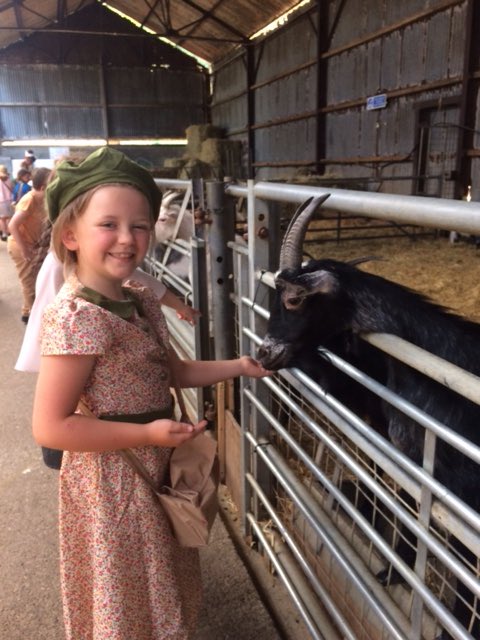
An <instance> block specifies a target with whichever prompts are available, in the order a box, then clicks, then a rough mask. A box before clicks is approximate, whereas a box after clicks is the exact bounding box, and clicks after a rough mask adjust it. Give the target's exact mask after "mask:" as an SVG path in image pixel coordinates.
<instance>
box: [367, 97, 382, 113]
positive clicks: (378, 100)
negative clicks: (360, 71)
mask: <svg viewBox="0 0 480 640" xmlns="http://www.w3.org/2000/svg"><path fill="white" fill-rule="evenodd" d="M386 106H387V95H386V94H385V93H380V94H379V95H378V96H370V97H369V98H367V111H372V110H373V109H384V108H385V107H386Z"/></svg>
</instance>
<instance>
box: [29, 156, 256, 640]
mask: <svg viewBox="0 0 480 640" xmlns="http://www.w3.org/2000/svg"><path fill="white" fill-rule="evenodd" d="M47 203H48V210H49V215H50V218H51V219H52V220H55V222H54V226H53V245H54V249H55V251H56V253H57V255H58V256H59V257H60V258H61V260H62V261H63V262H65V263H66V264H67V266H68V265H70V266H71V275H70V276H69V277H68V279H67V281H66V282H65V284H64V286H63V287H62V289H61V291H60V292H59V294H58V295H57V297H56V299H55V301H54V303H53V304H51V305H50V306H49V307H47V309H46V310H45V312H44V317H43V336H42V359H41V363H40V372H39V377H38V382H37V389H36V393H35V402H34V409H33V433H34V437H35V439H36V440H37V441H38V442H39V443H40V444H41V445H44V446H47V447H52V448H56V449H64V450H65V454H64V460H63V463H62V469H61V471H60V554H61V581H62V597H63V606H64V618H65V626H66V637H67V639H68V640H104V639H107V638H108V639H109V640H163V639H165V640H166V639H167V638H168V639H169V640H174V639H175V640H184V639H186V638H189V637H190V636H191V634H192V633H193V630H194V627H195V622H196V618H197V614H198V610H199V605H200V598H201V583H200V572H199V564H198V555H197V552H196V551H195V550H192V549H185V548H180V547H179V546H178V545H177V543H176V541H175V539H174V538H173V537H172V535H171V533H170V529H169V526H168V523H167V520H166V517H165V515H164V513H163V512H162V510H161V507H160V505H159V503H158V500H157V499H156V497H155V496H154V494H153V492H152V491H151V490H150V489H149V488H148V486H147V485H146V484H145V483H144V482H143V481H142V479H141V478H139V477H138V476H137V475H136V474H135V472H134V471H133V470H132V469H131V468H130V467H129V465H128V464H127V463H125V462H124V460H123V459H122V458H121V456H120V455H119V453H118V451H119V449H124V448H129V447H133V448H135V453H136V454H137V456H139V457H140V458H141V460H142V461H143V463H144V465H145V466H146V468H147V470H148V471H149V473H150V475H151V476H152V477H154V478H155V479H156V481H157V482H158V484H159V485H161V484H162V482H163V481H164V478H165V475H166V472H167V467H168V460H169V456H170V453H171V448H172V447H176V446H178V445H180V444H182V443H183V442H185V441H187V440H189V439H191V438H194V437H195V436H196V435H197V434H198V433H199V432H201V431H202V430H203V429H204V427H205V424H206V422H205V421H204V420H202V421H200V422H199V423H197V424H195V425H193V426H192V425H188V424H183V423H179V422H176V421H175V420H174V419H173V418H172V415H173V407H172V402H171V396H170V384H171V381H172V375H173V376H174V377H175V378H176V380H177V382H178V384H179V385H180V386H181V387H195V386H199V385H202V386H203V385H211V384H214V383H216V382H219V381H220V380H224V379H228V378H232V377H235V376H240V375H245V376H253V377H260V376H264V375H266V374H267V373H268V372H266V371H265V370H264V369H262V367H261V366H260V365H259V364H258V363H257V362H256V361H255V360H253V359H252V358H249V357H246V356H243V357H241V358H240V359H238V360H228V361H217V362H215V361H210V362H207V361H203V362H200V361H181V360H180V359H179V358H178V357H177V356H176V355H175V353H174V351H173V350H172V349H171V348H170V347H169V341H168V332H167V328H166V324H165V320H164V317H163V315H162V312H161V310H160V309H159V305H158V302H157V299H156V298H155V296H154V294H152V293H151V292H150V291H149V290H148V289H146V288H144V287H142V286H140V285H137V284H135V283H134V282H133V281H132V282H131V283H130V284H129V285H128V286H125V285H123V284H122V283H123V282H124V281H125V280H126V279H127V278H129V277H130V276H131V275H132V273H133V271H134V270H135V268H136V267H137V266H138V265H139V264H141V262H142V260H143V258H144V256H145V253H146V251H147V248H148V245H149V242H150V237H151V234H152V230H153V225H154V222H155V219H156V217H157V215H158V211H159V204H160V202H159V192H158V190H157V188H156V186H155V183H154V181H153V179H152V177H151V176H150V174H149V173H148V172H147V171H145V170H144V169H143V168H142V167H140V166H139V165H137V164H135V163H133V162H132V161H130V160H128V159H127V158H126V156H124V155H123V154H121V153H119V152H117V151H114V150H112V149H110V148H108V147H106V148H102V149H100V150H98V151H96V152H94V153H93V154H91V155H90V156H88V157H87V158H86V160H85V161H84V162H82V163H81V164H80V165H78V166H74V165H72V164H71V163H68V162H67V163H62V165H60V166H59V167H58V168H57V176H56V178H55V180H54V181H53V182H52V183H51V184H50V185H49V186H48V188H47ZM80 399H82V400H83V401H84V402H85V404H86V405H87V406H88V407H89V409H90V410H91V411H92V412H93V414H95V416H97V417H96V418H92V417H87V416H84V415H80V414H78V413H76V412H75V411H76V407H77V403H78V402H79V400H80Z"/></svg>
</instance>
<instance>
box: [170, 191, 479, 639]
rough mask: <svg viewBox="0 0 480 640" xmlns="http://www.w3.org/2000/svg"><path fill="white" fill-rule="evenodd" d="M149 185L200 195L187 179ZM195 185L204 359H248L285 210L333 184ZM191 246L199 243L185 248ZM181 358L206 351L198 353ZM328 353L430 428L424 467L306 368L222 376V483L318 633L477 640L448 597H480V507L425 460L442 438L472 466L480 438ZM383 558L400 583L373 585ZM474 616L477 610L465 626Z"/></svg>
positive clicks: (426, 223)
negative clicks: (243, 233) (413, 544)
mask: <svg viewBox="0 0 480 640" xmlns="http://www.w3.org/2000/svg"><path fill="white" fill-rule="evenodd" d="M158 183H159V184H160V185H161V186H162V187H168V188H175V187H182V188H184V189H185V190H188V188H191V189H192V193H193V190H194V187H193V186H191V187H189V184H190V183H187V182H185V181H163V180H162V181H158ZM174 183H175V184H174ZM180 183H182V185H180ZM199 191H201V193H202V194H203V195H202V197H203V198H204V200H203V203H202V206H203V207H204V209H205V211H206V213H207V218H208V220H207V221H208V224H207V225H206V228H207V229H208V230H207V231H206V232H205V236H206V237H205V240H206V241H205V240H204V246H206V247H207V249H208V252H207V253H208V255H205V260H204V261H203V262H202V263H201V264H197V266H195V265H194V267H193V271H195V269H197V268H198V269H199V270H200V272H201V271H202V269H204V268H205V270H208V276H209V277H208V278H207V280H208V283H209V286H208V288H209V290H210V295H209V300H210V302H211V306H212V309H211V313H209V312H208V311H207V312H206V315H204V320H205V318H206V317H208V318H210V321H209V322H208V323H207V325H208V326H209V327H210V329H209V330H208V336H209V338H208V342H209V345H210V347H211V351H210V357H215V358H217V359H218V358H228V357H233V356H235V355H240V354H251V355H255V353H256V350H257V347H258V345H259V344H260V343H261V341H262V338H263V335H264V333H265V327H266V322H267V319H268V316H269V313H268V309H269V306H270V303H271V298H272V286H273V272H274V271H275V269H276V266H277V265H276V261H277V255H278V244H279V242H278V240H279V238H280V235H281V234H280V210H281V206H282V205H283V204H285V203H293V204H299V203H301V202H303V201H305V200H306V199H307V198H308V197H310V196H311V195H321V194H322V193H325V192H326V190H325V189H322V188H318V187H305V186H298V185H289V184H275V183H268V182H258V183H254V182H253V181H249V182H248V183H246V184H235V183H230V184H224V183H220V182H211V183H206V184H205V185H203V186H202V187H201V188H200V189H199ZM328 192H329V193H331V196H330V199H329V205H328V206H329V209H331V210H333V211H338V212H342V213H346V214H352V215H362V216H366V217H372V218H376V219H379V220H393V221H396V222H398V223H399V224H417V223H418V221H419V220H421V224H422V226H423V227H430V228H432V229H435V230H438V229H444V230H450V229H452V228H455V229H458V230H459V231H462V232H465V233H474V234H479V233H480V205H478V204H476V203H465V202H460V201H453V200H446V199H435V198H431V197H430V198H424V197H416V196H396V195H390V194H379V193H369V192H363V191H362V192H355V191H348V190H342V189H329V190H328ZM197 197H198V196H197ZM238 199H246V201H247V218H248V220H247V222H248V244H245V243H244V242H242V241H240V240H239V239H238V238H235V235H234V232H235V230H234V217H235V205H236V202H237V200H238ZM193 206H194V205H193ZM199 242H200V239H198V238H194V239H193V241H192V247H195V245H198V243H199ZM200 244H201V243H200ZM227 247H228V248H227ZM194 254H195V250H194V249H193V248H192V255H194ZM206 265H208V267H207V266H206ZM167 277H168V272H167V271H165V275H164V278H165V279H166V278H167ZM206 282H207V281H205V283H204V285H206ZM195 286H196V285H195ZM195 286H194V287H193V289H192V291H191V292H190V293H191V295H192V301H193V303H194V305H195V306H199V304H196V297H195V296H197V295H200V293H201V291H197V293H195ZM202 291H203V293H205V289H203V290H202ZM202 310H203V309H202ZM174 324H175V323H174ZM176 325H178V323H176ZM204 325H205V322H204ZM175 330H176V329H175V328H173V331H174V332H175ZM203 330H204V331H205V326H204V327H203ZM364 338H365V339H367V340H369V341H370V342H372V343H373V344H375V345H376V346H377V347H379V348H381V349H383V350H385V351H386V352H387V353H389V354H390V355H392V356H393V357H397V358H401V359H402V361H403V362H406V363H408V364H409V365H410V366H412V367H415V368H419V369H420V370H421V371H422V372H424V373H426V374H427V375H432V376H435V377H436V379H438V380H439V381H440V382H442V384H446V385H447V386H449V387H450V388H455V390H457V391H458V392H459V393H462V394H464V395H466V396H467V397H469V398H470V399H471V400H473V401H474V402H477V403H478V399H479V398H480V381H479V379H478V378H476V377H475V376H472V375H471V374H468V373H466V372H463V373H462V372H461V371H460V372H459V371H457V370H452V368H451V366H450V365H449V364H448V363H446V362H444V361H440V362H439V361H438V358H437V359H435V358H433V357H432V356H430V355H429V354H428V353H426V352H423V351H420V352H419V350H418V349H417V348H415V347H413V345H409V344H408V343H407V344H404V343H403V342H401V341H399V339H396V338H393V337H391V336H383V335H375V334H372V335H369V336H364ZM190 357H205V352H204V353H202V352H201V350H199V351H197V352H196V353H194V354H193V356H192V355H191V356H190ZM329 357H330V360H331V362H333V364H334V365H335V366H336V367H338V368H340V369H341V370H343V371H345V372H346V373H347V374H348V375H350V376H351V377H352V378H353V379H355V380H357V381H358V382H360V383H361V384H363V385H364V386H365V387H366V388H367V389H370V390H372V391H374V392H375V393H376V394H378V395H380V396H381V397H382V398H383V399H384V400H385V401H386V402H389V403H392V404H393V405H394V406H396V407H398V409H399V410H401V411H403V412H405V413H406V414H407V415H409V416H410V417H412V418H413V419H415V420H416V421H417V422H418V424H419V425H420V426H421V428H422V429H423V430H424V433H425V446H424V451H425V455H424V461H423V466H417V465H415V464H414V463H413V462H412V461H411V460H410V459H408V458H407V457H406V456H404V455H403V454H401V453H400V452H399V451H398V450H396V449H395V448H394V447H393V446H392V445H391V444H390V442H389V441H387V440H386V439H385V438H383V437H382V436H381V435H379V434H378V433H377V432H375V431H374V430H373V429H372V428H371V427H370V426H369V425H368V424H367V423H366V422H365V421H364V420H362V418H361V417H360V416H358V415H355V414H353V413H352V412H351V411H350V410H349V409H348V408H347V407H345V406H344V405H342V404H341V403H340V402H339V400H338V399H336V398H335V397H333V396H331V395H330V394H327V393H326V392H325V391H324V389H322V388H321V387H320V386H319V385H317V384H316V383H315V382H314V381H312V380H311V379H310V378H308V376H306V375H305V374H304V373H303V372H301V371H299V370H295V369H290V370H282V371H280V372H279V373H278V374H276V375H275V376H273V377H271V378H265V379H262V380H250V379H242V380H241V381H240V382H236V383H232V384H227V385H219V386H218V389H217V397H216V399H217V416H218V439H219V450H220V456H221V461H222V466H223V473H224V480H225V482H226V484H227V485H228V487H229V489H230V490H231V494H232V496H233V499H234V502H235V503H236V504H237V506H238V509H239V512H240V516H241V519H242V523H243V530H244V532H245V535H249V536H251V537H252V538H253V539H254V540H255V541H256V544H257V545H258V549H259V550H260V551H261V552H262V553H263V554H264V555H265V556H266V557H267V558H268V560H269V561H270V562H271V563H272V565H273V566H274V567H275V570H276V572H277V573H278V575H279V576H280V578H281V579H282V581H283V582H284V584H285V586H286V588H287V590H288V593H289V594H290V596H291V598H292V601H293V602H294V603H295V605H296V606H297V608H298V610H299V612H300V615H301V617H302V619H303V621H304V622H305V625H306V627H307V629H308V632H309V634H310V637H312V638H318V639H321V638H325V639H326V640H335V639H336V638H349V639H351V640H354V639H355V640H377V639H382V640H383V639H385V640H386V639H387V638H388V639H391V638H396V639H399V640H400V639H402V640H403V639H407V638H408V639H411V640H419V639H425V640H433V638H436V637H437V636H438V634H439V633H441V631H442V630H443V629H445V630H448V632H449V633H450V634H451V637H453V638H455V639H460V638H461V639H463V640H467V639H470V640H471V638H472V637H473V636H472V635H471V634H470V633H469V632H468V630H466V629H465V628H464V627H463V626H461V625H460V624H459V623H458V622H457V620H456V619H455V618H454V617H453V616H452V614H451V606H452V602H453V599H454V598H455V596H456V593H457V591H458V584H460V583H463V584H464V585H466V586H467V587H468V589H469V590H470V592H471V593H472V594H474V595H475V597H476V598H479V597H480V580H479V577H480V568H479V563H478V557H479V556H480V516H479V514H478V513H476V512H474V511H473V510H472V509H471V508H470V507H468V505H466V504H465V503H463V502H462V501H461V500H459V499H458V498H456V496H454V495H453V494H452V493H451V492H449V491H448V490H447V489H446V488H445V487H443V486H442V485H440V484H439V482H438V481H436V480H435V479H434V478H433V476H432V468H433V458H434V452H435V444H436V440H437V438H441V439H443V440H446V441H447V442H449V443H450V444H451V445H452V446H454V447H456V448H459V449H460V450H461V451H462V452H463V453H464V454H465V455H467V456H469V457H470V458H471V459H472V460H474V461H475V462H476V463H477V464H480V448H479V447H477V446H474V445H473V444H472V443H471V442H468V441H466V440H465V439H464V438H462V437H460V436H459V435H458V434H455V433H452V431H451V430H450V429H448V428H447V427H445V426H444V425H442V424H440V423H438V422H436V421H435V420H434V419H433V418H431V417H430V416H428V415H426V414H422V412H420V411H419V410H418V409H417V408H416V407H414V406H412V405H409V404H408V403H406V402H405V401H403V400H402V399H400V398H399V397H398V396H395V395H394V394H392V393H391V392H390V391H389V390H388V389H386V388H385V387H382V385H379V384H378V383H377V382H375V381H374V380H372V379H370V378H368V376H367V375H366V374H365V373H363V372H362V371H361V370H358V369H355V368H354V367H352V366H351V365H349V364H348V363H347V362H345V361H343V360H342V359H341V358H339V357H338V356H337V355H336V354H334V353H331V352H329ZM201 405H202V403H201V402H200V403H198V407H199V412H200V411H201ZM479 490H480V487H479ZM405 492H406V493H407V494H408V495H409V496H411V497H412V498H413V506H412V504H410V503H406V502H404V501H403V499H402V497H401V496H402V494H403V493H405ZM367 514H368V515H367ZM379 519H381V520H382V521H384V522H386V523H387V533H385V531H383V532H382V533H379V531H378V530H377V528H376V525H375V522H378V520H379ZM402 527H403V528H406V529H407V530H409V531H411V532H412V534H413V535H414V536H415V538H416V539H417V541H418V542H417V554H416V557H417V560H416V563H415V566H414V568H413V569H410V568H409V567H408V566H407V565H406V564H405V563H404V562H403V561H402V559H401V558H400V557H399V556H398V555H397V554H396V553H395V551H394V541H395V540H396V539H397V538H398V537H399V536H400V535H402V533H401V530H404V529H402ZM449 533H452V534H454V535H455V537H456V538H457V539H459V540H460V541H461V542H462V543H463V544H464V545H465V547H466V548H467V549H469V550H470V552H471V553H472V554H473V555H474V556H475V557H476V558H477V561H476V564H475V563H474V564H469V565H467V564H466V563H465V562H464V561H462V559H461V558H459V557H458V555H457V554H456V553H455V551H454V550H453V548H452V546H451V544H450V542H449V537H448V534H449ZM389 565H390V566H393V567H394V568H395V569H396V570H397V571H398V572H399V574H400V575H401V576H402V578H403V580H404V582H403V583H401V584H396V585H395V586H390V587H384V586H382V585H381V584H380V583H379V581H378V580H377V578H376V574H377V573H378V572H379V571H380V570H382V569H384V568H385V567H387V566H389ZM477 616H478V614H477V613H476V607H474V608H472V612H471V620H470V629H471V628H472V626H473V622H474V620H475V618H476V617H477Z"/></svg>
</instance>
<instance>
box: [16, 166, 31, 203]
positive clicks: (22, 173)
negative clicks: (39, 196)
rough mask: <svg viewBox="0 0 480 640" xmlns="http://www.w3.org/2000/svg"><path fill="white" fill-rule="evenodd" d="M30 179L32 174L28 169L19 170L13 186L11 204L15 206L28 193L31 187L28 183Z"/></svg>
mask: <svg viewBox="0 0 480 640" xmlns="http://www.w3.org/2000/svg"><path fill="white" fill-rule="evenodd" d="M31 178H32V172H31V171H30V170H29V169H19V171H18V172H17V178H16V180H15V184H14V186H13V204H17V202H18V201H19V200H20V199H21V198H23V196H24V195H25V194H26V193H28V192H29V191H30V189H31V187H30V185H29V184H28V183H29V182H30V180H31Z"/></svg>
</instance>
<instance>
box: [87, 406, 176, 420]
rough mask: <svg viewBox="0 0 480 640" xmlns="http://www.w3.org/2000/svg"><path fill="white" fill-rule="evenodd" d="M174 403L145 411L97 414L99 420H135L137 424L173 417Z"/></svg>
mask: <svg viewBox="0 0 480 640" xmlns="http://www.w3.org/2000/svg"><path fill="white" fill-rule="evenodd" d="M173 409H174V404H173V403H172V404H171V405H170V406H169V407H167V408H166V409H157V410H154V411H146V412H145V413H120V414H118V415H111V414H107V415H103V416H99V419H100V420H108V421H109V422H136V423H138V424H147V423H148V422H153V421H154V420H163V419H168V418H172V417H173Z"/></svg>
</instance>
